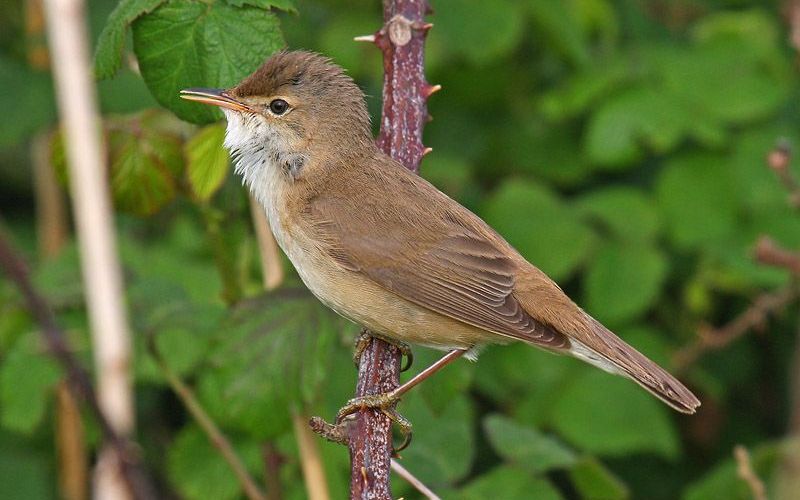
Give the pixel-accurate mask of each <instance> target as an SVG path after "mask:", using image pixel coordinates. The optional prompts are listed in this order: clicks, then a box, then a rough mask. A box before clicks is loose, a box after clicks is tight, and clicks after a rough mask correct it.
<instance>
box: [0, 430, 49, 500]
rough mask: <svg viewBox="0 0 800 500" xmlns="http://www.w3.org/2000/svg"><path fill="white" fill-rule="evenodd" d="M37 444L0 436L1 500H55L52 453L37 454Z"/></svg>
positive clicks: (6, 435)
mask: <svg viewBox="0 0 800 500" xmlns="http://www.w3.org/2000/svg"><path fill="white" fill-rule="evenodd" d="M34 442H36V441H34V440H30V439H25V440H23V439H20V438H19V437H18V436H14V435H11V434H9V433H0V498H2V499H3V500H35V499H46V498H54V496H55V489H54V488H53V486H54V483H55V481H54V480H53V471H52V451H51V450H47V451H46V452H45V450H35V449H33V448H34V446H31V445H32V444H33V443H34Z"/></svg>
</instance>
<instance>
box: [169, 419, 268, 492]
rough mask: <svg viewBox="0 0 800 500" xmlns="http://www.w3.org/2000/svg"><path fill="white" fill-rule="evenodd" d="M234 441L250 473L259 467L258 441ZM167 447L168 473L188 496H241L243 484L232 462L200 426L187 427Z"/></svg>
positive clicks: (177, 486)
mask: <svg viewBox="0 0 800 500" xmlns="http://www.w3.org/2000/svg"><path fill="white" fill-rule="evenodd" d="M228 437H229V439H230V436H228ZM231 441H232V444H233V446H234V448H235V451H236V453H237V455H238V456H239V458H241V459H242V461H243V462H244V463H245V465H246V466H247V468H248V469H249V470H250V471H251V473H255V472H256V471H259V470H260V464H261V453H260V449H259V446H258V443H256V442H255V441H252V440H238V439H231ZM168 450H169V452H168V455H167V473H168V475H169V478H170V481H171V483H172V486H174V487H175V488H177V490H178V491H179V492H180V493H181V494H182V495H183V496H184V497H185V498H187V499H191V500H193V499H198V500H199V499H206V498H214V499H219V500H227V499H234V498H239V497H240V496H241V494H242V491H241V486H240V484H239V481H238V480H237V479H236V475H235V474H234V472H233V470H232V469H231V467H230V465H228V462H226V461H225V459H224V458H223V457H222V455H221V454H220V452H219V450H217V449H216V448H215V447H214V445H212V444H211V442H209V439H208V436H206V435H205V434H204V433H203V431H201V430H200V428H199V427H196V426H194V425H188V426H186V427H184V428H183V429H182V430H181V432H180V434H178V437H177V438H176V439H175V442H174V443H172V444H171V445H170V446H169V448H168Z"/></svg>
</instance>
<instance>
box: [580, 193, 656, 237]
mask: <svg viewBox="0 0 800 500" xmlns="http://www.w3.org/2000/svg"><path fill="white" fill-rule="evenodd" d="M576 208H577V210H578V212H579V213H581V215H583V216H584V217H585V218H586V219H589V220H592V221H597V222H599V223H600V224H601V225H602V226H603V228H604V229H606V230H607V231H608V232H609V233H611V235H613V236H615V237H617V238H620V239H623V240H636V241H647V240H652V239H653V238H654V237H655V236H656V234H657V233H658V230H659V222H660V221H659V220H658V212H657V211H656V209H655V206H654V204H653V202H652V201H651V200H650V199H649V198H647V197H646V196H645V195H644V193H643V192H642V191H641V190H639V189H635V188H631V187H611V188H600V189H595V190H593V191H591V192H589V194H587V195H586V196H584V197H582V198H581V199H579V200H578V202H577V204H576Z"/></svg>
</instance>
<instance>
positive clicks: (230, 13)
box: [133, 0, 284, 123]
mask: <svg viewBox="0 0 800 500" xmlns="http://www.w3.org/2000/svg"><path fill="white" fill-rule="evenodd" d="M283 45H284V42H283V37H282V36H281V33H280V29H279V22H278V19H277V18H276V17H275V15H274V14H272V13H269V12H265V11H264V10H262V9H260V8H256V7H250V6H243V7H234V6H232V5H229V4H226V3H223V2H215V3H211V4H208V3H204V2H198V1H193V0H170V1H169V2H168V3H166V4H163V5H161V6H160V7H159V8H157V9H156V10H154V11H153V12H152V13H150V14H148V15H147V16H143V17H140V18H139V19H137V20H136V21H135V22H134V23H133V46H134V51H135V52H136V55H137V57H138V59H139V68H140V69H141V72H142V77H143V78H144V81H145V83H147V86H148V88H149V89H150V92H152V93H153V96H155V98H156V100H157V101H158V102H159V103H160V104H161V105H163V106H165V107H167V108H168V109H170V110H171V111H173V112H174V113H175V114H176V115H178V117H180V118H181V119H184V120H187V121H190V122H194V123H208V122H211V121H214V120H216V119H217V118H218V117H219V116H220V115H219V111H216V110H214V109H212V108H211V107H209V106H201V105H198V104H197V103H192V102H187V101H185V100H183V99H181V98H180V97H179V92H180V91H181V90H182V89H184V88H188V87H198V86H202V87H217V88H228V87H232V86H233V85H235V84H237V83H238V82H239V81H240V80H242V79H243V78H244V77H245V76H247V75H248V74H250V73H251V72H252V71H254V70H255V69H256V68H257V67H258V66H259V65H261V64H262V63H263V62H264V60H265V59H266V58H267V57H268V56H269V55H270V54H272V53H274V52H275V51H277V50H279V49H280V48H281V47H283Z"/></svg>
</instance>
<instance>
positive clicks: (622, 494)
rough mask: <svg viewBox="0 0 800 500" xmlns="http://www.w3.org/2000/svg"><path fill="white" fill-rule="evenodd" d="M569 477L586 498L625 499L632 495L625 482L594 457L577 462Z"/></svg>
mask: <svg viewBox="0 0 800 500" xmlns="http://www.w3.org/2000/svg"><path fill="white" fill-rule="evenodd" d="M569 477H570V479H572V484H573V485H575V489H576V490H578V493H580V495H581V498H582V499H584V500H625V499H627V498H630V497H631V493H630V491H629V490H628V487H627V486H626V485H625V483H623V482H622V481H620V479H619V478H618V477H616V476H615V475H614V474H613V473H612V472H611V471H610V470H608V469H607V468H606V467H605V466H604V465H603V464H602V463H600V462H598V461H597V460H596V459H594V458H592V457H584V458H583V459H581V460H580V461H579V462H578V463H577V464H575V465H574V466H573V467H572V468H571V469H570V471H569Z"/></svg>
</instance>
